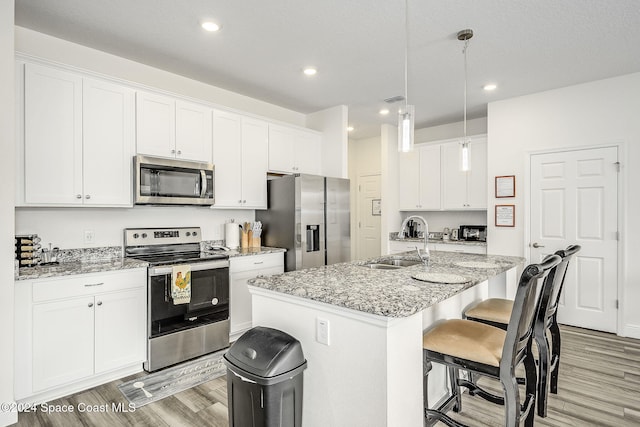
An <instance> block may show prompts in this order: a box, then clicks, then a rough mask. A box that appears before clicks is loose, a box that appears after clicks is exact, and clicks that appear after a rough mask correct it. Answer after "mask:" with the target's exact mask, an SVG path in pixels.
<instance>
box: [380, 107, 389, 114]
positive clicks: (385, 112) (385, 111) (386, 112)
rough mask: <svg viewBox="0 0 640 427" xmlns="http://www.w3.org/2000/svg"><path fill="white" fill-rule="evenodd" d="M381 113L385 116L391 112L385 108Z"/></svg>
mask: <svg viewBox="0 0 640 427" xmlns="http://www.w3.org/2000/svg"><path fill="white" fill-rule="evenodd" d="M380 114H382V115H383V116H386V115H387V114H389V109H388V108H383V109H382V110H380Z"/></svg>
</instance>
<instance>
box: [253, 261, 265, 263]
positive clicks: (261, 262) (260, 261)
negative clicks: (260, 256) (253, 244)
mask: <svg viewBox="0 0 640 427" xmlns="http://www.w3.org/2000/svg"><path fill="white" fill-rule="evenodd" d="M254 264H264V261H256V262H254Z"/></svg>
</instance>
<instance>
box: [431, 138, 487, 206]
mask: <svg viewBox="0 0 640 427" xmlns="http://www.w3.org/2000/svg"><path fill="white" fill-rule="evenodd" d="M460 150H461V148H460V143H459V142H452V143H447V144H443V145H442V165H443V166H442V167H443V170H442V191H443V206H442V207H443V208H444V209H450V210H453V209H456V210H457V209H468V210H473V209H487V179H488V178H487V138H486V137H473V138H471V142H470V156H471V163H470V165H471V169H470V170H469V171H468V172H463V171H462V170H461V167H460V156H461V153H460Z"/></svg>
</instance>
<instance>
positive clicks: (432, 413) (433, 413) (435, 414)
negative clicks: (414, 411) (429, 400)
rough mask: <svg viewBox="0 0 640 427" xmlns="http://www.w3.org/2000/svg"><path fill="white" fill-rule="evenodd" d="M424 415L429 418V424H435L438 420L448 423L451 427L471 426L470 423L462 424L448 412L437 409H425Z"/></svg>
mask: <svg viewBox="0 0 640 427" xmlns="http://www.w3.org/2000/svg"><path fill="white" fill-rule="evenodd" d="M424 417H425V418H426V419H427V426H433V425H435V424H436V423H437V422H438V421H440V422H441V423H443V424H445V425H448V426H449V427H469V426H468V425H466V424H462V423H460V422H458V421H456V420H454V419H453V418H451V417H449V416H448V415H447V414H445V413H443V412H440V411H437V410H435V409H425V410H424Z"/></svg>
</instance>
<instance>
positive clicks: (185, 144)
mask: <svg viewBox="0 0 640 427" xmlns="http://www.w3.org/2000/svg"><path fill="white" fill-rule="evenodd" d="M211 113H212V110H211V108H208V107H206V106H204V105H199V104H194V103H190V102H185V101H180V100H177V99H175V98H171V97H168V96H163V95H158V94H153V93H147V92H137V93H136V133H137V152H138V154H147V155H151V156H159V157H169V158H176V159H183V160H195V161H200V162H206V163H210V162H211Z"/></svg>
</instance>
